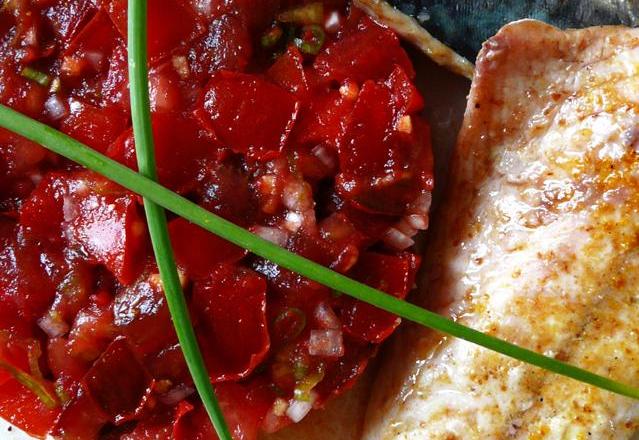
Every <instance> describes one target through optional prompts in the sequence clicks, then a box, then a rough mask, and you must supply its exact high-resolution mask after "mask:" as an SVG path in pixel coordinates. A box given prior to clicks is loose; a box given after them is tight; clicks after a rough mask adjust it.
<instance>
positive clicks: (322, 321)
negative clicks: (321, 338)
mask: <svg viewBox="0 0 639 440" xmlns="http://www.w3.org/2000/svg"><path fill="white" fill-rule="evenodd" d="M314 316H315V319H316V320H317V323H318V324H319V325H320V326H321V327H323V328H326V329H333V330H336V329H339V328H340V327H341V326H342V323H341V322H340V320H339V318H338V317H337V315H336V314H335V312H334V311H333V309H332V307H331V306H329V305H328V304H326V303H320V304H319V305H318V306H317V307H316V308H315V313H314Z"/></svg>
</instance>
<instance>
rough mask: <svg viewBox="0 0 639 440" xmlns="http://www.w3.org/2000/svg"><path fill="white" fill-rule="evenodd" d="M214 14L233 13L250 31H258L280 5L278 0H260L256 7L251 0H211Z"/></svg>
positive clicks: (268, 21) (264, 25)
mask: <svg viewBox="0 0 639 440" xmlns="http://www.w3.org/2000/svg"><path fill="white" fill-rule="evenodd" d="M211 3H212V4H211V6H212V13H213V15H214V16H221V15H224V14H234V15H236V16H237V17H238V18H239V19H241V20H242V21H243V22H244V23H246V25H247V26H248V27H249V29H250V30H251V31H260V30H262V29H263V28H265V27H266V26H267V25H268V24H270V23H271V22H272V21H273V17H274V15H275V13H276V12H277V9H278V8H279V7H280V3H281V1H280V0H261V1H260V4H259V7H256V5H255V2H254V1H253V0H220V1H214V2H211Z"/></svg>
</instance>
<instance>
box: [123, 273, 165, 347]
mask: <svg viewBox="0 0 639 440" xmlns="http://www.w3.org/2000/svg"><path fill="white" fill-rule="evenodd" d="M113 315H114V316H113V319H114V321H113V322H114V324H115V325H116V326H117V328H118V330H119V331H120V332H122V334H124V335H125V336H127V338H128V342H129V344H130V345H131V346H132V348H133V349H134V350H135V352H136V353H137V354H138V355H140V356H146V355H148V354H152V353H157V352H159V351H160V350H161V349H163V348H165V347H167V346H169V345H172V344H175V343H176V342H177V336H176V335H175V330H174V329H173V325H172V323H171V318H170V315H169V309H168V306H167V304H166V298H165V297H164V290H163V289H162V282H161V280H160V276H159V274H158V273H157V272H156V273H155V274H153V275H145V276H143V277H141V279H140V280H138V281H136V282H135V283H134V284H133V285H131V286H128V287H125V288H123V289H122V290H121V291H120V292H119V293H118V295H117V296H116V297H115V299H114V301H113Z"/></svg>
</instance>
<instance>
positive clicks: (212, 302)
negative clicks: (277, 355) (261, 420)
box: [191, 265, 270, 382]
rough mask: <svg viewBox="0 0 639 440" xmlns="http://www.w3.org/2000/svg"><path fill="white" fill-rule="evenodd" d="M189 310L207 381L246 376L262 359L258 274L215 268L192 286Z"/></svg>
mask: <svg viewBox="0 0 639 440" xmlns="http://www.w3.org/2000/svg"><path fill="white" fill-rule="evenodd" d="M191 310H192V312H193V314H194V315H195V316H194V319H195V322H196V327H197V329H198V336H199V342H200V346H201V347H202V351H203V355H204V358H205V360H206V362H207V366H208V371H209V374H210V376H211V380H212V381H214V382H220V381H229V380H237V379H239V378H243V377H246V376H247V375H248V374H250V373H251V371H253V369H255V367H256V366H257V365H258V364H259V363H260V362H262V361H263V360H264V358H265V357H266V355H267V353H268V350H269V347H270V338H269V334H268V330H267V321H266V282H265V281H264V279H263V278H262V277H260V276H259V275H258V274H257V273H255V272H253V271H250V270H248V269H241V268H238V267H233V266H228V265H222V266H219V267H218V268H217V270H215V271H214V272H213V273H212V274H211V277H210V278H209V279H208V280H206V281H199V282H196V283H195V285H194V287H193V299H192V302H191ZM229 310H233V311H234V313H233V315H231V314H229V313H228V311H229ZM238 340H241V341H242V344H238V343H237V341H238Z"/></svg>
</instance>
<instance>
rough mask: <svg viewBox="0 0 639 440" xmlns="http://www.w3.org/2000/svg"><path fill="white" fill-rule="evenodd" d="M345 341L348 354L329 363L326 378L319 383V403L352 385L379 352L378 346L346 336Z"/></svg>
mask: <svg viewBox="0 0 639 440" xmlns="http://www.w3.org/2000/svg"><path fill="white" fill-rule="evenodd" d="M344 343H345V346H346V348H345V353H346V354H345V355H344V356H342V357H340V358H339V359H338V361H337V362H335V363H333V364H331V365H329V367H328V368H327V370H326V372H325V374H324V380H322V381H321V382H320V383H319V384H318V385H317V388H316V392H317V393H318V395H319V403H322V402H323V401H325V400H326V399H328V398H330V397H331V396H334V395H339V394H340V393H341V392H343V391H344V390H347V389H349V388H350V387H352V386H353V385H354V384H355V381H356V380H357V378H358V377H360V376H361V375H362V373H363V372H364V370H365V369H366V367H367V365H368V362H369V360H370V359H371V358H372V357H373V356H375V353H377V346H375V345H371V344H362V343H360V342H359V341H355V340H353V339H352V338H345V341H344Z"/></svg>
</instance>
